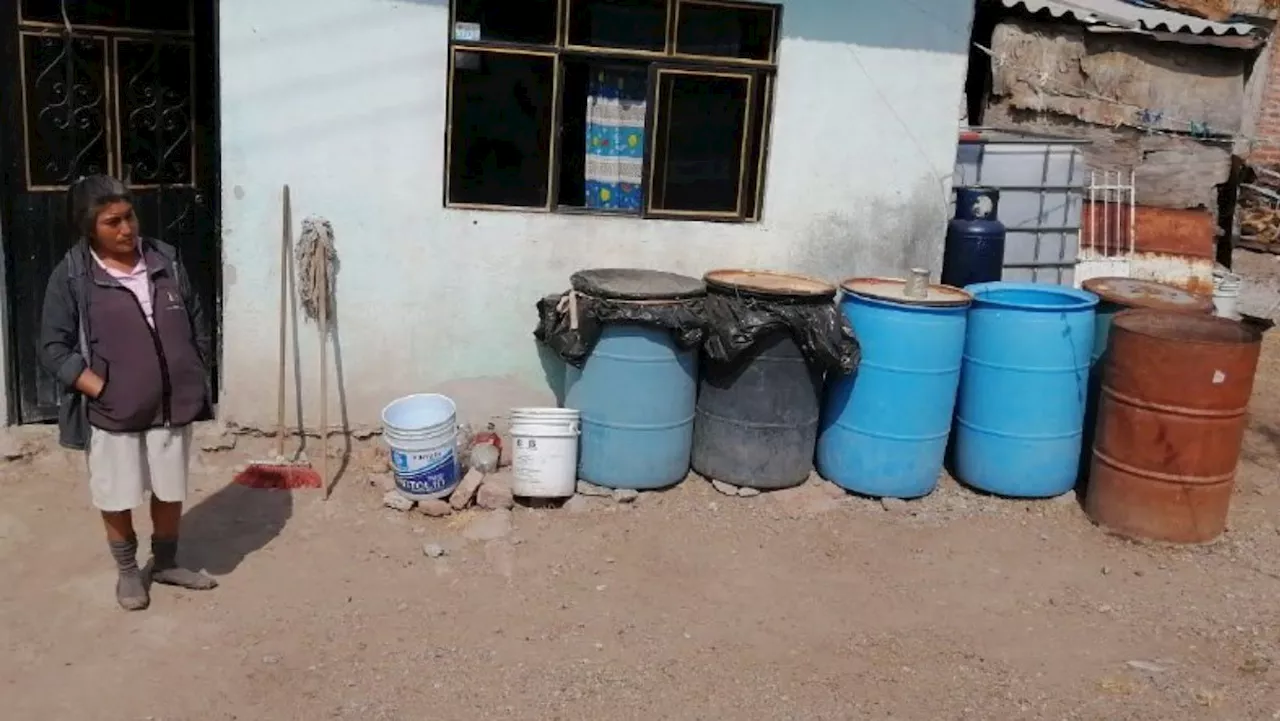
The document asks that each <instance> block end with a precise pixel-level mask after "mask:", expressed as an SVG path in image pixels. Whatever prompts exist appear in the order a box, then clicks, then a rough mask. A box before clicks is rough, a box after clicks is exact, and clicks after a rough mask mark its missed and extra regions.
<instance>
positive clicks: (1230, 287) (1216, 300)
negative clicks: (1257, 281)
mask: <svg viewBox="0 0 1280 721" xmlns="http://www.w3.org/2000/svg"><path fill="white" fill-rule="evenodd" d="M1213 281H1214V283H1213V314H1214V315H1216V316H1218V317H1219V318H1228V319H1230V320H1240V313H1239V312H1238V311H1237V309H1236V308H1237V305H1238V304H1239V301H1240V287H1241V286H1242V285H1243V280H1242V279H1241V278H1240V276H1238V275H1235V274H1233V273H1222V274H1219V273H1217V272H1215V273H1214V279H1213Z"/></svg>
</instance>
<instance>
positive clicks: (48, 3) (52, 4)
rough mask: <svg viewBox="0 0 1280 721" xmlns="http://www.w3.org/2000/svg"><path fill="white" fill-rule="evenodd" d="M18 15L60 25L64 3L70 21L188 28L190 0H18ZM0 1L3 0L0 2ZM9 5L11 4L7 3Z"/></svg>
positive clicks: (181, 30) (118, 25) (187, 29)
mask: <svg viewBox="0 0 1280 721" xmlns="http://www.w3.org/2000/svg"><path fill="white" fill-rule="evenodd" d="M20 1H21V3H22V19H23V20H27V21H30V22H46V23H55V24H58V25H61V24H62V22H63V20H62V8H63V5H64V4H65V6H66V10H67V20H69V21H70V22H71V24H72V25H99V26H102V27H111V28H135V29H139V30H166V31H171V32H188V31H190V30H191V4H192V0H74V1H73V0H66V2H65V3H64V2H63V0H20ZM0 4H3V3H0ZM10 7H12V6H10Z"/></svg>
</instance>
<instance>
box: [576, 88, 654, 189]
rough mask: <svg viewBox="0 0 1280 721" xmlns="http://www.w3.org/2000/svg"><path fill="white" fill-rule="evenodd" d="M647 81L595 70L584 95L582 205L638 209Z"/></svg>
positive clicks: (642, 160)
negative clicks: (584, 163)
mask: <svg viewBox="0 0 1280 721" xmlns="http://www.w3.org/2000/svg"><path fill="white" fill-rule="evenodd" d="M647 85H648V78H647V77H646V76H645V74H643V73H637V72H635V71H627V70H613V69H605V68H602V69H598V70H595V71H594V72H593V73H592V76H591V83H590V87H589V89H588V94H587V168H586V181H587V183H586V188H587V198H586V200H587V207H588V208H599V209H604V210H639V209H640V197H641V182H642V181H641V175H642V171H643V167H644V121H645V98H646V95H647V90H648V88H647Z"/></svg>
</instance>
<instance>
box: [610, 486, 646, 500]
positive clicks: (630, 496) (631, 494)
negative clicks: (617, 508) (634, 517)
mask: <svg viewBox="0 0 1280 721" xmlns="http://www.w3.org/2000/svg"><path fill="white" fill-rule="evenodd" d="M639 497H640V491H637V490H635V489H634V488H619V489H617V490H615V491H614V492H613V500H615V501H617V502H618V503H635V502H636V499H637V498H639Z"/></svg>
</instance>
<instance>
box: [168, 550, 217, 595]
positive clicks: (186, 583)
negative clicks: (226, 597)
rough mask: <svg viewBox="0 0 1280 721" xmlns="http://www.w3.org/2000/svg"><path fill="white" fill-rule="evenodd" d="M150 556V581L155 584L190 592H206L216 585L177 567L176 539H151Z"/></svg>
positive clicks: (196, 573)
mask: <svg viewBox="0 0 1280 721" xmlns="http://www.w3.org/2000/svg"><path fill="white" fill-rule="evenodd" d="M151 556H152V561H151V580H153V581H155V582H156V583H162V584H164V585H166V586H178V587H179V588H186V589H190V590H192V591H207V590H209V589H211V588H216V587H217V585H218V582H217V581H215V580H213V579H212V578H210V577H208V576H206V575H204V574H203V573H199V572H196V571H192V570H190V569H186V568H182V567H181V566H179V565H178V539H176V538H152V539H151Z"/></svg>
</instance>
